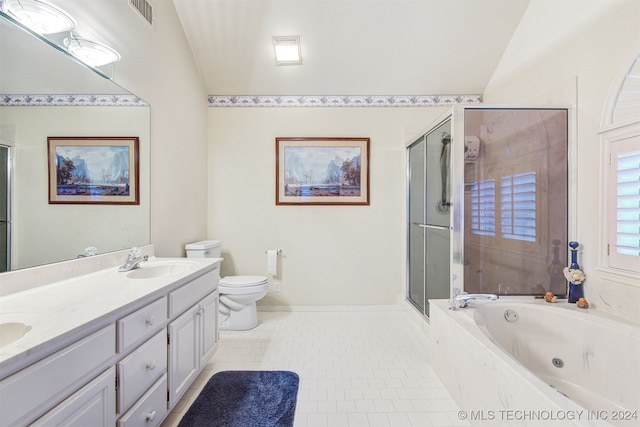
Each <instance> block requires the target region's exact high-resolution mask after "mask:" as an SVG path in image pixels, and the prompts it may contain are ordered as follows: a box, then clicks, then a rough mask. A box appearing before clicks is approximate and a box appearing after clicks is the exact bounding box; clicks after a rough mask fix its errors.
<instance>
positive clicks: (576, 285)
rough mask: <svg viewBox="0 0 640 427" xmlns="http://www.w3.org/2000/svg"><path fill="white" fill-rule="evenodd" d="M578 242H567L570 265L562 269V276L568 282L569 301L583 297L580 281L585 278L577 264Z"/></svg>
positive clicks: (572, 301)
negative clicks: (569, 252)
mask: <svg viewBox="0 0 640 427" xmlns="http://www.w3.org/2000/svg"><path fill="white" fill-rule="evenodd" d="M578 246H580V244H579V243H578V242H569V247H570V248H571V265H569V267H566V268H565V269H564V271H563V272H564V276H565V278H566V279H567V281H568V282H569V295H568V296H567V301H568V302H570V303H575V302H577V301H578V300H579V299H580V298H584V289H583V287H582V283H583V282H584V280H585V279H586V277H585V275H584V273H583V272H582V270H580V264H578Z"/></svg>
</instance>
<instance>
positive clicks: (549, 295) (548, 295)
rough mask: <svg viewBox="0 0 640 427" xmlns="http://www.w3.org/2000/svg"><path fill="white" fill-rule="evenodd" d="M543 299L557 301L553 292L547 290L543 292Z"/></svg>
mask: <svg viewBox="0 0 640 427" xmlns="http://www.w3.org/2000/svg"><path fill="white" fill-rule="evenodd" d="M544 300H545V301H546V302H558V298H556V296H555V295H554V294H553V292H547V293H546V294H544Z"/></svg>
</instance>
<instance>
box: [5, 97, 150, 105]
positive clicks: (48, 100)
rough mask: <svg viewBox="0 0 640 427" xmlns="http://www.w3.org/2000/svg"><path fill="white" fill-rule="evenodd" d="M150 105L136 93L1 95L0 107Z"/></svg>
mask: <svg viewBox="0 0 640 427" xmlns="http://www.w3.org/2000/svg"><path fill="white" fill-rule="evenodd" d="M74 106H83V107H87V106H89V107H148V106H149V104H147V103H146V102H145V101H143V100H142V99H140V98H138V97H137V96H135V95H0V107H74Z"/></svg>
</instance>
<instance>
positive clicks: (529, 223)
mask: <svg viewBox="0 0 640 427" xmlns="http://www.w3.org/2000/svg"><path fill="white" fill-rule="evenodd" d="M500 231H501V233H502V237H504V238H506V239H515V240H524V241H527V242H535V241H536V172H535V171H529V172H524V173H519V174H515V175H507V176H503V177H502V178H500Z"/></svg>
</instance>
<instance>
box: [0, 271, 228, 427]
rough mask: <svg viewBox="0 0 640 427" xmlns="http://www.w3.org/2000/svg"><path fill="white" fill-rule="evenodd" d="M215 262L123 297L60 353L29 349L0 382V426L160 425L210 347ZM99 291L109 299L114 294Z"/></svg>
mask: <svg viewBox="0 0 640 427" xmlns="http://www.w3.org/2000/svg"><path fill="white" fill-rule="evenodd" d="M220 261H221V259H220V260H219V261H218V263H217V264H214V266H213V267H211V264H209V265H207V267H208V268H207V272H206V273H204V274H201V275H200V276H197V277H195V278H193V279H181V280H180V279H176V280H174V281H166V282H165V284H164V285H162V286H158V287H152V286H149V289H150V292H148V293H145V294H144V295H141V296H138V297H137V298H136V299H130V300H126V299H123V301H127V302H126V303H123V304H122V305H121V306H118V307H116V308H115V309H113V308H112V309H110V311H109V312H106V313H104V314H100V315H99V316H101V317H96V318H95V319H94V320H93V321H92V322H91V323H83V324H81V326H80V327H79V328H77V330H75V331H74V332H73V335H72V339H71V338H69V337H66V338H65V339H66V340H67V341H68V342H71V343H70V344H68V345H66V347H65V346H64V345H65V344H62V343H60V344H59V345H58V346H57V347H56V348H55V349H53V348H52V349H51V350H50V351H48V352H47V351H46V347H45V348H44V349H43V348H36V350H37V351H39V353H37V356H38V357H37V358H36V354H34V355H33V360H34V361H33V362H30V363H31V364H26V363H25V364H24V365H26V366H24V365H23V366H20V367H19V368H20V369H18V367H13V373H12V374H10V375H7V376H5V377H4V378H2V379H1V380H0V426H2V427H22V426H26V425H34V426H46V427H49V426H59V425H60V426H62V425H64V426H77V427H88V426H90V427H142V426H144V427H154V426H158V425H160V424H161V423H162V421H163V420H164V419H165V417H166V416H167V414H168V413H169V411H170V410H171V408H172V407H173V406H174V405H175V404H176V403H177V401H178V399H179V398H180V397H181V396H182V394H183V393H184V391H185V390H186V389H187V388H188V387H189V386H190V385H191V383H192V382H193V380H194V379H195V378H196V377H197V376H198V374H199V373H200V371H201V370H202V368H203V367H204V366H205V364H206V362H207V361H208V359H209V358H210V357H211V356H212V355H213V353H214V352H215V350H216V349H217V345H218V338H219V335H218V291H217V286H218V281H219V279H220V275H219V272H218V265H219V262H220ZM131 285H132V286H133V285H137V282H135V283H131ZM88 286H91V285H88ZM95 289H96V291H95V292H101V291H103V289H104V288H103V287H99V286H96V288H95ZM124 291H125V292H127V293H128V292H131V289H127V288H125V289H124ZM104 292H105V298H110V297H111V296H112V295H109V293H113V288H111V289H104ZM69 304H73V302H70V303H69ZM71 311H73V309H71ZM83 328H85V329H89V331H88V332H83ZM89 332H90V333H89ZM41 347H42V346H41ZM61 347H62V348H61ZM60 348H61V349H60ZM34 352H35V351H34ZM0 367H2V368H3V369H5V368H6V369H7V371H9V369H10V368H12V367H11V366H9V368H7V365H3V366H0ZM7 371H4V372H7ZM1 373H2V370H0V374H1Z"/></svg>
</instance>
